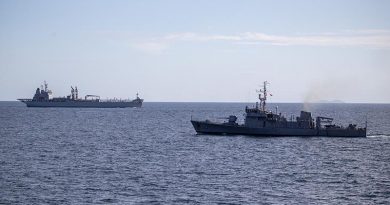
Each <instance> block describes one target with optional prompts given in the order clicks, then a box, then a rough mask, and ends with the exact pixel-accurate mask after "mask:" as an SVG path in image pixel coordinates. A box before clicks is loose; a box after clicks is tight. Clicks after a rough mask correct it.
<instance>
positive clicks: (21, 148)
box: [0, 102, 390, 204]
mask: <svg viewBox="0 0 390 205" xmlns="http://www.w3.org/2000/svg"><path fill="white" fill-rule="evenodd" d="M246 105H247V104H245V103H145V104H144V107H142V108H116V109H96V108H27V107H25V106H24V105H23V104H21V103H18V102H1V103H0V204H111V203H112V204H389V203H390V104H311V105H309V106H306V109H309V110H310V111H312V112H313V115H314V116H317V115H323V116H327V117H334V118H335V120H336V122H337V123H340V124H343V125H348V124H349V123H356V124H358V125H359V126H364V125H365V121H366V118H367V121H368V135H369V136H368V137H367V138H355V139H353V138H326V137H253V136H212V135H196V133H195V131H194V129H193V128H192V125H191V123H190V119H191V117H193V118H203V119H205V118H210V119H216V120H218V118H220V117H225V116H228V115H230V114H234V115H237V116H238V117H239V120H240V121H241V122H242V121H243V118H244V117H243V113H244V108H245V106H246ZM276 106H278V112H282V113H284V114H286V115H288V116H290V115H292V114H293V115H295V116H297V115H298V114H299V111H300V110H301V109H302V108H303V107H304V105H303V104H288V103H286V104H270V105H269V109H272V110H273V109H275V107H276ZM219 120H220V119H219Z"/></svg>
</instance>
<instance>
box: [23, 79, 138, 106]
mask: <svg viewBox="0 0 390 205" xmlns="http://www.w3.org/2000/svg"><path fill="white" fill-rule="evenodd" d="M51 95H52V92H51V90H49V89H48V84H47V83H46V81H45V82H44V86H41V88H37V89H36V91H35V94H34V97H33V98H32V99H18V100H19V101H21V102H23V103H25V104H26V105H27V107H93V108H116V107H119V108H124V107H141V106H142V103H143V99H141V98H139V96H138V93H137V96H136V99H134V100H130V99H117V98H114V99H107V100H101V99H100V96H98V95H86V96H85V97H84V99H83V98H79V91H78V89H77V87H74V88H73V86H71V93H70V95H68V96H66V97H53V98H52V97H51Z"/></svg>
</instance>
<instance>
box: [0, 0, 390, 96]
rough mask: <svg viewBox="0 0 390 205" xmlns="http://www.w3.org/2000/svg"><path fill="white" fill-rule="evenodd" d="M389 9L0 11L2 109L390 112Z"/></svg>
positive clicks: (51, 5) (113, 5) (70, 7)
mask: <svg viewBox="0 0 390 205" xmlns="http://www.w3.org/2000/svg"><path fill="white" fill-rule="evenodd" d="M389 8H390V1H380V0H376V1H372V0H366V1H359V0H351V1H342V0H334V1H332V0H326V1H314V0H306V1H297V0H294V1H291V0H286V1H274V0H272V1H271V0H270V1H227V0H224V1H217V0H213V1H210V0H205V1H199V0H196V1H185V0H180V1H169V0H165V1H157V0H150V1H147V0H142V1H112V0H110V1H108V0H107V1H98V0H93V1H87V0H83V1H69V0H67V1H14V0H12V1H11V0H9V1H4V0H0V100H15V99H17V98H27V97H32V95H33V93H34V92H35V89H36V88H37V87H38V86H40V85H41V84H42V81H44V80H46V81H47V82H48V83H49V87H50V88H51V90H53V95H54V96H65V95H68V94H69V92H70V86H71V85H73V86H74V85H77V86H78V88H79V93H80V94H81V95H86V94H98V95H100V96H102V98H106V97H118V98H128V97H130V98H133V97H135V93H137V92H139V93H140V96H141V97H142V98H145V101H171V102H172V101H173V102H179V101H189V102H192V101H194V102H254V101H256V95H257V94H256V92H255V91H256V89H259V85H261V84H262V82H263V81H265V80H267V81H269V82H270V85H269V90H270V92H271V93H272V94H273V97H272V98H271V99H270V101H271V102H304V101H317V100H342V101H345V102H367V103H370V102H371V103H390V91H389V89H390V12H389Z"/></svg>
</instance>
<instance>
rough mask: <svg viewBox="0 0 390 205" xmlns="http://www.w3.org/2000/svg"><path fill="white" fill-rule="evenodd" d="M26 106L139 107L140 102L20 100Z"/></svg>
mask: <svg viewBox="0 0 390 205" xmlns="http://www.w3.org/2000/svg"><path fill="white" fill-rule="evenodd" d="M22 102H23V103H25V104H26V105H27V107H69V108H126V107H141V106H142V102H140V101H130V102H90V101H87V102H83V101H68V102H45V101H43V102H42V101H22Z"/></svg>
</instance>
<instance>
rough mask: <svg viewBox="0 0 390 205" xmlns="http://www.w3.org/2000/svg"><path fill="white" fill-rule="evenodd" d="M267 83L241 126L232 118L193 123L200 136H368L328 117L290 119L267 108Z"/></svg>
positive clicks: (248, 109)
mask: <svg viewBox="0 0 390 205" xmlns="http://www.w3.org/2000/svg"><path fill="white" fill-rule="evenodd" d="M267 84H268V83H267V82H264V84H263V88H262V89H261V90H260V91H258V92H259V100H260V101H259V102H256V105H255V107H253V108H249V107H246V108H245V113H246V114H245V123H244V124H238V123H237V117H236V116H234V115H231V116H229V117H228V118H227V121H226V122H224V123H217V122H212V121H210V120H205V121H198V120H191V123H192V125H193V127H194V128H195V130H196V132H197V133H201V134H239V135H259V136H332V137H365V136H366V135H367V129H366V128H357V126H356V125H355V124H349V125H348V126H347V127H342V126H338V125H335V124H332V121H333V119H332V118H329V117H316V118H315V120H314V119H313V117H312V115H311V113H310V112H307V111H301V113H300V116H299V117H296V119H293V118H291V119H287V118H286V117H285V116H283V115H282V114H281V113H279V114H278V113H277V111H276V113H273V112H272V111H268V110H267V109H266V102H267V96H268V93H267Z"/></svg>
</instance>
